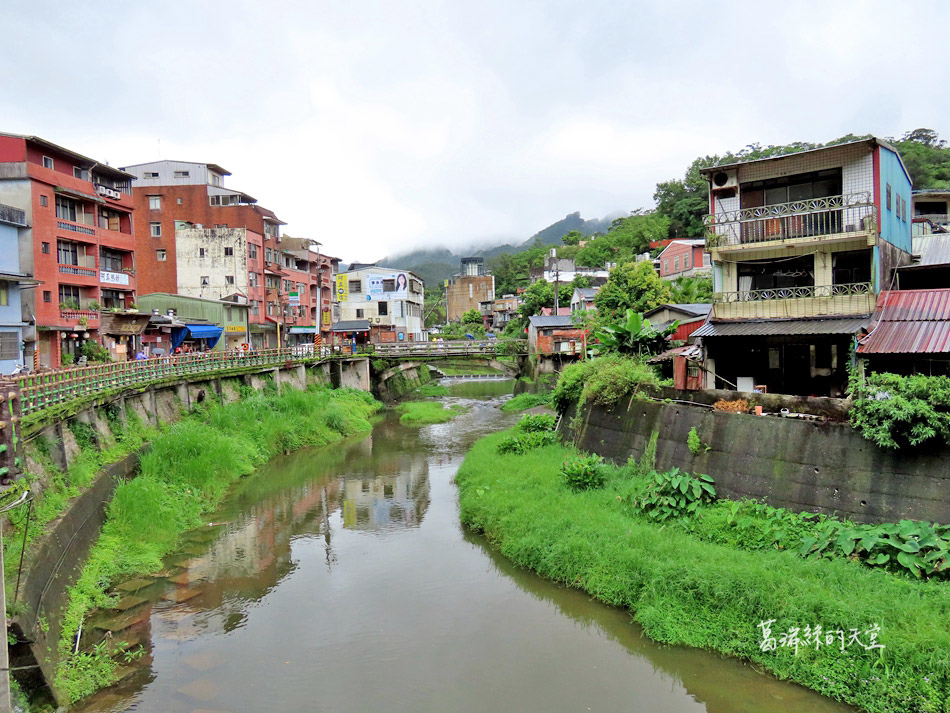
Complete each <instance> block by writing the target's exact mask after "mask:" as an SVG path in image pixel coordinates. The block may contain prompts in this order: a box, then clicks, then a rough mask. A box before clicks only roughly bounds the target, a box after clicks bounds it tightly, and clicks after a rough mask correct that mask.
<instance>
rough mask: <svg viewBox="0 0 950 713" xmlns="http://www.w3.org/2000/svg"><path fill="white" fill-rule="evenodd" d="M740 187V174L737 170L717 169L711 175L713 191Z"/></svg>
mask: <svg viewBox="0 0 950 713" xmlns="http://www.w3.org/2000/svg"><path fill="white" fill-rule="evenodd" d="M738 187H739V175H738V172H737V171H735V170H732V171H716V172H715V173H713V174H712V176H711V177H710V188H712V190H713V191H724V190H728V189H735V188H738Z"/></svg>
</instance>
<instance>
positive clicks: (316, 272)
mask: <svg viewBox="0 0 950 713" xmlns="http://www.w3.org/2000/svg"><path fill="white" fill-rule="evenodd" d="M282 245H283V249H282V251H281V254H280V260H281V265H282V267H283V270H284V275H283V276H282V277H281V287H282V294H281V300H282V324H283V325H284V326H285V327H286V328H287V334H288V341H289V342H290V343H291V344H294V343H309V342H311V341H313V338H314V334H315V333H317V332H319V333H320V334H321V339H322V340H323V342H324V343H329V342H330V330H331V328H332V319H331V317H332V306H333V273H334V271H335V269H336V266H337V265H339V262H340V261H339V259H338V258H332V257H329V256H327V255H321V254H320V253H319V252H318V251H317V250H316V249H315V248H317V247H319V243H317V242H316V241H314V240H310V239H308V238H291V237H288V236H284V238H283V240H282Z"/></svg>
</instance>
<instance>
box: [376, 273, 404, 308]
mask: <svg viewBox="0 0 950 713" xmlns="http://www.w3.org/2000/svg"><path fill="white" fill-rule="evenodd" d="M366 284H367V292H366V299H367V301H379V300H405V299H409V276H408V275H407V274H406V273H404V272H394V273H393V274H391V275H370V276H369V278H368V279H367V281H366Z"/></svg>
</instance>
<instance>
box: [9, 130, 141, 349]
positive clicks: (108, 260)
mask: <svg viewBox="0 0 950 713" xmlns="http://www.w3.org/2000/svg"><path fill="white" fill-rule="evenodd" d="M133 178H134V176H132V175H131V174H129V173H126V172H125V171H122V170H118V169H115V168H112V167H110V166H108V165H107V164H105V163H101V162H99V161H96V160H94V159H91V158H88V157H86V156H83V155H82V154H79V153H76V152H75V151H71V150H69V149H66V148H63V147H61V146H57V145H56V144H54V143H52V142H49V141H46V140H45V139H41V138H39V137H37V136H23V135H19V134H0V191H2V195H3V201H4V202H5V203H6V204H8V205H11V206H14V207H16V208H19V209H21V210H23V211H25V212H26V221H27V224H28V225H27V228H26V229H25V230H23V231H21V233H20V245H19V250H20V264H21V267H22V269H23V270H24V271H26V272H28V273H31V274H33V275H34V277H35V278H36V279H37V280H38V281H39V282H40V284H39V285H37V287H36V288H35V289H31V290H24V291H23V313H24V315H25V318H26V319H27V320H28V325H27V328H26V329H25V331H24V341H25V342H26V352H27V353H29V352H32V351H33V350H34V349H36V350H38V351H39V359H40V363H41V364H42V365H43V366H50V367H58V366H60V365H69V364H71V363H72V362H73V361H74V359H75V357H76V355H77V352H78V351H79V349H80V348H81V346H82V344H83V342H85V341H86V340H90V339H91V340H97V341H101V342H103V343H105V344H107V345H108V346H109V347H110V349H111V350H112V353H113V355H114V356H116V357H120V358H121V357H122V356H124V355H126V354H127V353H128V351H129V350H130V349H132V348H134V335H132V334H130V333H128V332H126V333H125V334H118V335H104V334H101V333H100V331H101V330H100V327H101V324H100V309H112V310H124V309H125V308H128V307H130V306H131V305H133V304H134V301H135V295H136V291H137V277H138V274H137V267H138V266H137V265H136V260H135V254H134V250H135V240H134V237H133V231H134V227H135V226H134V221H133V209H134V203H133V199H132V190H131V182H132V180H133ZM109 323H110V324H117V323H118V320H115V319H111V320H109Z"/></svg>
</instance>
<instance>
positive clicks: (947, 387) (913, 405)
mask: <svg viewBox="0 0 950 713" xmlns="http://www.w3.org/2000/svg"><path fill="white" fill-rule="evenodd" d="M851 396H852V398H853V399H854V406H853V407H852V409H851V413H850V417H851V425H852V426H853V427H854V428H855V429H857V430H858V431H860V433H861V435H862V436H864V438H866V439H867V440H869V441H872V442H873V443H876V444H877V445H878V446H881V447H882V448H903V447H906V446H919V445H921V444H923V443H927V442H928V441H938V440H939V441H943V442H944V443H948V444H950V377H946V376H923V375H920V374H917V375H914V376H899V375H897V374H872V375H871V377H870V378H869V379H868V380H867V382H866V383H864V384H858V383H854V382H853V383H852V385H851Z"/></svg>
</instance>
